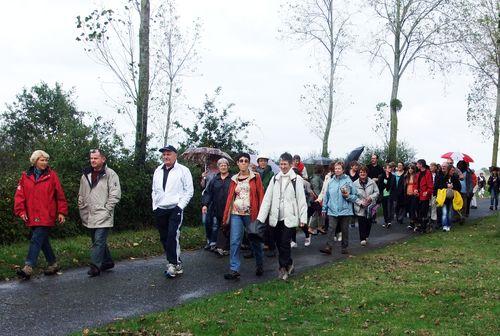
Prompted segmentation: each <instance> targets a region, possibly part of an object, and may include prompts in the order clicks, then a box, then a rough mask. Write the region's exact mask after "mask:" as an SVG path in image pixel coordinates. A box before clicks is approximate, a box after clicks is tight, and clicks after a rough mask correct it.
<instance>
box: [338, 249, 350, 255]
mask: <svg viewBox="0 0 500 336" xmlns="http://www.w3.org/2000/svg"><path fill="white" fill-rule="evenodd" d="M340 253H342V254H349V252H348V251H347V249H346V248H343V249H342V250H340Z"/></svg>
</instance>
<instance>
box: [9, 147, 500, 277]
mask: <svg viewBox="0 0 500 336" xmlns="http://www.w3.org/2000/svg"><path fill="white" fill-rule="evenodd" d="M159 151H160V152H161V153H162V160H163V163H162V164H161V165H159V166H158V167H157V168H156V170H155V172H154V175H153V180H152V208H153V213H154V217H155V225H156V228H157V229H158V232H159V238H160V242H161V244H162V246H163V248H164V252H165V256H166V259H167V267H166V270H165V272H164V273H165V275H166V276H167V277H168V278H175V277H176V276H178V275H180V274H183V272H184V270H183V266H182V260H181V257H180V253H181V248H180V232H181V226H182V221H183V212H184V209H185V207H186V206H187V205H188V203H189V201H190V200H191V198H192V196H193V179H192V176H191V172H190V171H189V169H188V168H187V167H186V166H184V165H182V164H180V163H179V162H178V161H177V149H176V148H175V147H173V146H171V145H169V146H165V147H163V148H161V149H160V150H159ZM48 160H49V155H48V154H47V153H46V152H44V151H42V150H37V151H35V152H34V153H33V154H32V156H31V159H30V161H31V166H30V168H29V169H28V170H27V171H26V172H23V174H22V176H21V179H20V181H19V185H18V187H17V190H16V194H15V205H14V212H15V214H16V215H17V216H19V217H20V218H21V219H22V220H23V221H24V222H25V223H26V225H27V226H28V227H29V228H30V229H31V239H30V244H29V250H28V255H27V258H26V260H25V265H24V267H22V268H19V269H17V271H16V272H17V274H18V276H19V277H21V278H23V279H29V278H30V277H31V275H32V274H33V268H34V267H35V266H36V264H37V260H38V255H39V253H40V251H42V252H43V253H44V255H45V257H46V259H47V265H48V266H47V268H46V269H45V270H44V273H45V274H46V275H52V274H56V273H57V272H58V271H59V265H58V263H57V260H56V257H55V255H54V252H53V250H52V247H51V244H50V240H49V231H50V228H51V227H53V226H55V224H56V222H60V223H63V222H64V221H65V218H66V216H67V213H68V205H67V201H66V198H65V195H64V191H63V188H62V186H61V183H60V181H59V178H58V176H57V173H56V172H55V171H54V170H52V169H51V168H50V167H49V165H48ZM234 160H235V162H236V165H237V172H236V173H235V174H234V175H231V173H230V164H229V161H228V160H227V159H225V158H221V159H219V160H218V161H216V164H215V165H214V167H213V169H212V170H211V171H208V172H205V173H204V174H203V175H202V181H201V185H202V186H203V188H204V190H203V195H202V208H201V213H202V216H203V221H204V225H205V230H206V239H207V245H206V246H205V249H206V250H210V251H213V252H215V253H217V254H218V255H219V256H226V255H229V272H228V273H226V274H224V278H225V279H227V280H237V279H239V278H240V276H241V275H240V269H241V250H242V249H243V248H247V249H248V250H249V252H248V253H247V254H246V255H245V257H249V258H254V259H255V274H256V275H257V276H261V275H262V274H263V272H264V267H263V266H264V249H265V250H266V255H267V256H269V257H273V256H275V255H276V254H278V276H279V278H280V279H283V280H286V279H287V278H288V277H289V276H290V275H291V274H292V273H293V271H294V262H293V259H292V253H291V252H292V248H293V247H295V246H297V240H296V234H297V229H298V228H300V229H301V230H300V231H303V232H304V234H305V240H304V245H305V246H306V247H307V246H309V245H310V244H311V236H312V235H315V234H328V239H327V243H326V245H325V246H324V247H323V248H321V249H320V251H321V252H322V253H324V254H332V252H333V249H334V246H335V242H336V241H340V242H341V243H340V247H341V250H340V251H341V253H344V254H346V253H348V250H347V249H348V245H349V226H350V225H352V224H353V223H354V222H357V223H358V227H359V237H360V244H361V245H362V246H366V245H367V244H368V239H369V236H370V231H371V227H372V225H373V224H374V223H376V214H377V208H378V207H379V206H380V205H381V206H382V209H383V218H384V222H383V224H382V226H384V227H386V228H388V229H389V228H390V227H391V225H392V224H393V222H396V223H398V224H401V225H403V224H404V222H405V221H406V220H409V222H408V228H409V229H411V230H414V231H419V232H429V231H430V230H431V229H433V228H434V229H436V228H439V227H442V228H443V230H444V231H449V230H450V228H451V226H452V222H453V218H454V216H453V214H457V216H460V218H464V217H467V216H468V215H469V209H470V207H471V203H472V206H474V203H473V198H474V195H475V191H478V194H479V195H481V191H480V190H482V189H484V188H485V187H486V186H488V187H489V192H490V194H491V207H490V209H492V210H497V208H498V193H499V184H500V173H499V169H498V168H494V167H493V168H492V169H491V175H490V177H489V179H488V180H487V181H486V179H485V177H484V175H483V174H482V173H481V175H480V176H479V177H476V175H475V174H474V172H473V171H472V170H470V168H469V167H468V164H467V163H466V162H464V161H460V162H458V163H457V165H456V167H455V166H454V165H453V162H452V161H450V160H448V161H447V162H444V163H442V164H441V165H437V164H435V163H431V164H430V165H429V166H428V165H427V164H426V161H425V160H423V159H421V160H418V161H417V162H416V164H413V163H411V164H408V165H406V164H404V163H403V162H398V163H387V164H386V165H385V166H384V167H381V166H380V165H379V164H378V157H377V156H376V155H373V156H372V157H371V164H369V165H368V166H364V165H362V164H359V163H358V162H356V161H353V162H350V163H349V164H348V167H346V166H345V164H344V162H341V161H338V162H334V163H332V164H330V165H329V167H328V169H327V172H326V174H325V172H324V169H323V167H322V166H316V167H315V168H314V172H313V174H312V176H311V177H309V175H308V173H307V169H306V167H305V165H304V164H303V162H302V161H301V159H300V156H298V155H295V156H292V155H291V154H289V153H283V154H282V155H281V156H280V158H279V172H277V173H276V174H275V172H273V170H272V169H271V167H270V166H269V157H267V156H264V155H261V156H260V157H257V165H252V164H251V160H250V155H249V154H247V153H241V154H238V155H237V156H236V157H235V158H234ZM89 162H90V166H89V167H88V168H85V169H84V170H83V173H82V176H81V179H80V189H79V192H78V208H79V211H80V217H81V220H82V224H83V225H84V226H85V227H87V228H88V229H89V233H90V236H91V241H92V247H91V264H90V267H89V270H88V275H89V276H91V277H95V276H99V275H100V274H101V273H102V272H103V271H106V270H109V269H111V268H113V267H114V262H113V259H112V258H111V253H110V251H109V248H108V245H107V237H108V235H109V231H110V229H111V228H112V227H113V225H114V218H113V215H114V209H115V206H116V205H117V204H118V203H119V201H120V198H121V188H120V181H119V177H118V175H117V174H116V172H115V171H113V170H112V169H111V168H109V167H108V166H107V164H106V155H105V154H104V153H103V152H102V151H101V150H99V149H93V150H90V153H89ZM276 252H277V253H276Z"/></svg>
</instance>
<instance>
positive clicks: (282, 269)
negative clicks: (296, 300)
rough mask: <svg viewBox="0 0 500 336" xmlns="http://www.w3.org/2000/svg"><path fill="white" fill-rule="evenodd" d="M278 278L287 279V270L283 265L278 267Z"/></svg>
mask: <svg viewBox="0 0 500 336" xmlns="http://www.w3.org/2000/svg"><path fill="white" fill-rule="evenodd" d="M278 279H280V280H284V281H286V280H287V279H288V272H287V271H286V268H285V267H280V269H279V270H278Z"/></svg>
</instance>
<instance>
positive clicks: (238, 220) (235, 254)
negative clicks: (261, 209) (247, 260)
mask: <svg viewBox="0 0 500 336" xmlns="http://www.w3.org/2000/svg"><path fill="white" fill-rule="evenodd" d="M248 224H250V216H240V215H231V234H230V238H229V240H230V254H229V265H230V268H231V271H236V272H239V271H240V267H241V261H240V257H241V256H240V248H241V242H242V240H243V234H244V232H245V226H247V225H248ZM250 247H251V248H252V251H253V255H254V257H255V264H256V266H257V267H259V266H260V267H262V266H263V264H264V261H263V252H262V243H261V242H259V241H254V240H250Z"/></svg>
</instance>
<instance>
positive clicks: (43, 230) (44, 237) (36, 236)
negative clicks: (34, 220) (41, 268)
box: [25, 226, 56, 267]
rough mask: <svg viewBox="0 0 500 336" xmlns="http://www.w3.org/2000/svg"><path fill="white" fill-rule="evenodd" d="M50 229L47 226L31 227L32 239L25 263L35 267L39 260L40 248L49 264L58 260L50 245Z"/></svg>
mask: <svg viewBox="0 0 500 336" xmlns="http://www.w3.org/2000/svg"><path fill="white" fill-rule="evenodd" d="M49 230H50V228H49V227H47V226H35V227H32V228H31V240H30V246H29V249H28V256H27V257H26V261H25V264H26V265H29V266H31V267H35V266H36V263H37V261H38V255H39V254H40V250H42V251H43V254H44V255H45V259H46V260H47V263H48V264H49V265H52V264H53V263H55V262H56V256H55V255H54V251H53V250H52V246H50V241H49Z"/></svg>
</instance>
